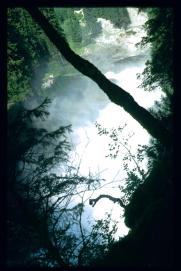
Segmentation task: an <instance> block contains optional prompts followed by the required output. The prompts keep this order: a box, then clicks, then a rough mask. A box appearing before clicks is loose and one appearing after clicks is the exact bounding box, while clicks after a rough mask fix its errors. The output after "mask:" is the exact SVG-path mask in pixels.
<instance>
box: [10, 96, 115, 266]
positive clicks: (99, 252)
mask: <svg viewBox="0 0 181 271" xmlns="http://www.w3.org/2000/svg"><path fill="white" fill-rule="evenodd" d="M49 102H50V101H49V100H47V99H46V100H45V101H44V102H43V103H42V104H40V105H39V106H38V107H37V108H35V109H32V110H25V109H24V108H23V106H21V105H18V104H16V105H13V106H12V107H11V108H10V109H9V122H8V193H7V199H8V216H7V233H8V246H7V249H8V253H7V254H8V259H7V260H8V262H7V264H8V266H10V267H12V266H16V267H24V266H39V267H68V266H77V265H79V266H85V265H89V264H90V263H91V261H93V259H96V258H97V257H102V256H103V255H104V254H105V253H106V249H108V247H109V246H110V245H111V244H112V242H113V235H114V233H115V231H116V226H115V225H114V227H113V229H112V230H111V231H110V232H109V233H108V232H107V231H108V229H109V224H110V217H108V218H107V219H105V220H104V221H102V220H99V221H97V222H95V223H93V224H92V226H91V229H89V230H88V229H86V227H85V226H84V225H83V222H82V215H83V211H84V204H85V201H86V200H88V199H86V200H84V195H85V192H86V191H91V192H92V193H93V192H94V191H95V190H96V188H97V187H99V183H100V180H99V178H97V177H96V176H91V174H89V176H88V177H85V176H81V175H80V174H79V170H78V169H77V168H75V167H73V166H72V164H71V163H69V160H68V158H69V151H70V143H69V141H68V139H67V133H69V132H70V126H66V127H60V128H58V129H57V130H55V131H52V132H48V131H47V130H46V129H36V128H34V127H33V125H32V120H33V119H34V118H41V119H42V120H44V119H46V117H47V116H48V113H47V111H46V106H47V104H48V103H49ZM15 138H16V144H14V139H15ZM57 168H58V173H57ZM75 196H80V197H81V202H80V203H76V202H74V198H75Z"/></svg>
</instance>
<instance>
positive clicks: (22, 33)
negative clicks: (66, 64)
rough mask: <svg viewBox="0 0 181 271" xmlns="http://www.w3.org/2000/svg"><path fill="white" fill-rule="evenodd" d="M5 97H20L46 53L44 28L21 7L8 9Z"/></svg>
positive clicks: (28, 87)
mask: <svg viewBox="0 0 181 271" xmlns="http://www.w3.org/2000/svg"><path fill="white" fill-rule="evenodd" d="M7 38H8V42H7V54H8V59H7V77H8V87H7V90H8V101H10V102H16V101H20V100H22V99H23V98H24V97H25V95H26V94H27V93H28V92H30V91H31V88H32V86H31V81H32V77H33V76H34V73H35V71H36V69H37V67H38V66H39V65H40V62H41V61H42V59H47V58H48V56H49V52H48V48H47V43H46V41H45V36H44V35H43V32H42V31H41V30H40V29H39V27H38V26H37V24H36V23H35V22H33V21H32V19H31V17H30V16H29V15H28V13H27V12H26V11H25V10H24V9H22V8H9V9H8V11H7Z"/></svg>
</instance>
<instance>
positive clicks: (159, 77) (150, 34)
mask: <svg viewBox="0 0 181 271" xmlns="http://www.w3.org/2000/svg"><path fill="white" fill-rule="evenodd" d="M146 11H147V14H148V21H147V22H146V23H145V30H146V32H147V35H146V37H144V38H143V39H142V41H141V45H142V46H145V45H147V44H150V46H151V59H150V60H148V61H147V62H146V68H145V70H144V72H143V74H142V78H143V83H142V84H141V87H143V88H144V89H145V90H149V91H151V90H154V89H155V88H156V87H157V86H161V88H162V90H163V91H164V92H165V93H166V94H167V95H168V96H171V95H172V94H173V10H172V9H171V8H147V9H146Z"/></svg>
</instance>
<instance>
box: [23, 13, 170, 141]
mask: <svg viewBox="0 0 181 271" xmlns="http://www.w3.org/2000/svg"><path fill="white" fill-rule="evenodd" d="M26 9H27V10H28V12H29V13H30V15H31V16H32V18H33V19H34V20H35V21H36V22H37V23H38V24H39V25H40V26H41V27H42V29H43V30H44V32H45V33H46V35H47V36H48V37H49V38H50V40H51V41H52V42H53V43H54V45H55V46H56V47H57V48H58V50H59V51H60V52H61V53H62V55H63V56H64V57H65V58H66V59H67V61H69V62H70V63H71V64H72V65H73V66H74V67H75V68H76V69H77V70H78V71H80V72H81V73H82V74H84V75H86V76H88V77H89V78H91V79H92V80H93V81H95V82H96V83H97V84H98V85H99V87H100V88H101V89H103V91H104V92H105V93H106V94H107V95H108V97H109V98H110V100H111V101H112V102H114V103H116V104H118V105H119V106H122V107H123V108H124V109H125V110H126V111H127V112H128V113H129V114H131V116H132V117H133V118H135V119H136V120H137V121H138V122H139V123H140V124H141V125H142V126H143V128H145V129H146V130H147V131H148V132H149V133H150V135H152V136H153V137H155V138H157V139H158V140H160V142H161V143H162V144H165V145H170V144H171V141H172V136H171V132H170V131H168V130H167V129H165V128H164V127H163V126H162V124H161V122H160V121H159V120H157V119H155V118H154V117H153V116H152V115H151V114H150V113H149V112H148V111H147V110H145V109H144V108H143V107H141V106H139V105H138V104H137V103H136V102H135V101H134V99H133V98H132V96H131V95H130V94H128V93H127V92H126V91H124V90H123V89H122V88H120V87H118V86H117V85H115V84H114V83H112V82H111V81H109V80H108V79H107V78H106V77H105V76H104V75H103V74H102V73H101V72H100V71H99V70H98V69H97V68H96V67H95V66H94V65H93V64H91V63H90V62H88V61H87V60H84V59H83V58H81V57H80V56H78V55H77V54H75V53H74V52H73V51H72V50H71V49H70V47H69V45H68V43H67V42H66V41H65V39H64V38H63V37H62V36H61V35H59V34H58V33H57V31H56V30H55V29H54V28H53V27H52V26H51V25H50V24H49V23H48V21H47V20H46V18H45V17H44V16H43V15H42V14H41V12H40V11H39V10H38V9H37V8H26Z"/></svg>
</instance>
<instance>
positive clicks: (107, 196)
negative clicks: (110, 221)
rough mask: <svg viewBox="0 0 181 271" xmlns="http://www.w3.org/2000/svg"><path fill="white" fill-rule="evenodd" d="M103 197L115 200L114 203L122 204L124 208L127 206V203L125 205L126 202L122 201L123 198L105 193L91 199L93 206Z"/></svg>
mask: <svg viewBox="0 0 181 271" xmlns="http://www.w3.org/2000/svg"><path fill="white" fill-rule="evenodd" d="M102 198H107V199H109V200H111V201H113V202H114V203H119V205H120V206H121V207H122V208H125V207H126V205H124V203H123V202H122V200H121V199H119V198H115V197H112V196H110V195H105V194H104V195H100V196H98V197H97V198H95V199H90V200H89V204H90V205H92V207H94V206H95V205H96V203H97V202H98V201H99V200H100V199H102Z"/></svg>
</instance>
